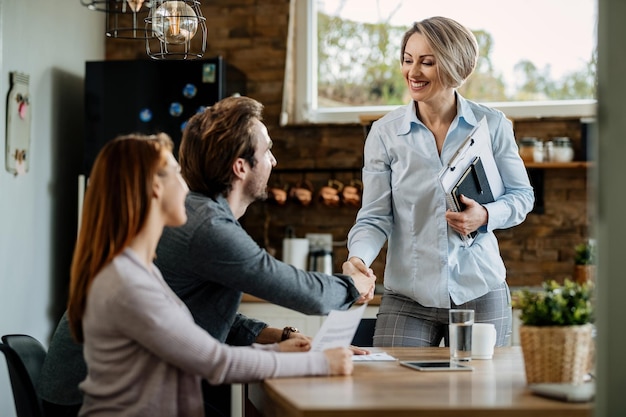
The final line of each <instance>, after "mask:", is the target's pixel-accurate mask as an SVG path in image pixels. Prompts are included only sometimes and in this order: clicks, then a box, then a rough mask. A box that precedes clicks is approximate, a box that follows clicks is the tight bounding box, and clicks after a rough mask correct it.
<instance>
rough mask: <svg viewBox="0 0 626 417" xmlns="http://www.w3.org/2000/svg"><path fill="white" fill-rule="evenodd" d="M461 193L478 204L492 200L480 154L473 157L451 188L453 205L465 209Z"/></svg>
mask: <svg viewBox="0 0 626 417" xmlns="http://www.w3.org/2000/svg"><path fill="white" fill-rule="evenodd" d="M461 194H463V195H464V196H465V197H469V198H471V199H472V200H475V201H476V202H478V203H480V204H487V203H491V202H493V201H494V198H493V194H492V193H491V187H489V180H488V179H487V174H486V173H485V169H484V168H483V163H482V161H481V160H480V156H477V157H476V158H474V160H473V161H472V163H471V164H470V165H469V166H468V167H467V169H466V170H465V172H464V173H463V175H461V177H460V178H459V180H458V181H457V183H456V184H455V185H454V187H453V188H452V198H453V199H454V205H455V206H456V209H457V210H458V211H463V210H464V209H465V204H463V203H461V197H460V196H461Z"/></svg>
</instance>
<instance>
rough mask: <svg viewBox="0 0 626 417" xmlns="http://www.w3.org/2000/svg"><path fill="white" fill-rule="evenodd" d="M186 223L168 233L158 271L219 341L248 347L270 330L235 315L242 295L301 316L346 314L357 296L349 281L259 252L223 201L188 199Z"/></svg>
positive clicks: (160, 248) (194, 196)
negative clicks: (249, 295) (299, 313)
mask: <svg viewBox="0 0 626 417" xmlns="http://www.w3.org/2000/svg"><path fill="white" fill-rule="evenodd" d="M185 206H186V209H187V216H188V220H187V223H186V224H185V225H183V226H180V227H176V228H168V227H166V228H165V230H164V231H163V236H162V237H161V240H160V241H159V245H158V247H157V257H156V260H155V263H156V265H157V266H158V267H159V269H160V270H161V272H162V273H163V276H164V277H165V280H166V282H167V283H168V284H169V285H170V287H171V288H172V289H173V290H174V291H175V292H176V294H177V295H178V296H179V297H180V298H181V299H182V300H183V301H184V302H185V304H187V307H189V310H190V311H191V314H193V316H194V319H195V320H196V323H198V324H199V325H200V326H201V327H203V328H204V329H206V330H208V332H209V333H211V335H213V337H215V338H216V339H218V340H220V341H222V342H227V343H228V344H231V345H250V344H252V343H253V342H254V340H255V339H256V337H257V335H258V334H259V333H260V331H261V330H262V329H263V328H264V327H265V326H266V324H265V323H262V322H259V321H256V320H253V319H249V318H247V317H245V316H243V315H241V314H238V313H237V310H238V309H239V303H240V302H241V296H242V292H245V293H248V294H251V295H254V296H256V297H259V298H262V299H264V300H266V301H269V302H271V303H273V304H277V305H280V306H283V307H286V308H290V309H292V310H296V311H299V312H301V313H304V314H318V315H325V314H328V313H329V312H330V310H345V309H347V308H349V307H350V306H351V305H352V304H353V303H354V302H355V301H356V300H357V299H358V298H359V292H358V290H357V289H356V287H355V286H354V284H353V282H352V278H350V277H348V276H346V275H341V274H337V275H326V274H323V273H321V272H309V271H303V270H300V269H297V268H295V267H293V266H291V265H289V264H286V263H284V262H281V261H279V260H277V259H276V258H274V257H273V256H271V255H270V254H268V253H267V251H265V250H264V249H263V248H261V247H260V246H259V245H258V244H257V243H256V242H255V241H254V239H252V237H251V236H250V235H249V234H248V233H247V232H246V231H245V230H244V229H243V228H242V227H241V225H240V224H239V222H238V221H237V219H235V217H234V216H233V213H232V211H231V210H230V206H229V205H228V202H227V201H226V199H225V198H224V197H222V196H219V197H217V198H216V199H212V198H209V197H206V196H204V195H202V194H199V193H193V192H192V193H189V195H188V196H187V199H186V201H185Z"/></svg>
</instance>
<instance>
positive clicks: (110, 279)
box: [80, 248, 328, 416]
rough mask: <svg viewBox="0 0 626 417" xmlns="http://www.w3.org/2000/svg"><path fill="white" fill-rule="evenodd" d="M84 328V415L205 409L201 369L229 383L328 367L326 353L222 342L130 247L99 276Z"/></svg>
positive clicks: (191, 412) (325, 370)
mask: <svg viewBox="0 0 626 417" xmlns="http://www.w3.org/2000/svg"><path fill="white" fill-rule="evenodd" d="M83 331H84V335H85V343H84V354H85V360H86V362H87V367H88V373H87V378H86V379H85V381H83V382H82V383H81V384H80V388H81V389H82V390H83V391H84V393H85V399H84V403H83V407H82V408H81V412H80V415H81V416H86V415H94V416H95V415H97V416H202V415H203V402H202V395H201V390H200V379H201V377H202V378H206V379H207V380H208V381H209V382H210V383H211V384H221V383H232V382H249V381H257V380H262V379H265V378H273V377H287V376H296V375H305V374H310V375H321V374H327V373H328V365H327V362H326V359H325V357H324V355H323V353H316V352H307V353H285V354H280V353H277V352H275V351H272V350H276V349H277V348H276V346H277V345H275V344H274V345H264V346H261V345H253V347H252V348H251V347H231V346H226V345H223V344H221V343H219V342H218V341H217V340H215V339H214V338H213V337H211V336H210V335H209V334H208V333H207V332H206V331H205V330H203V329H202V328H201V327H199V326H198V325H197V324H196V323H194V320H193V318H192V316H191V314H190V313H189V310H188V309H187V307H186V306H185V304H184V303H183V302H182V301H181V300H180V299H179V298H178V297H176V295H175V294H174V293H173V292H172V291H171V289H170V288H169V287H168V286H167V284H166V283H165V282H164V281H163V278H162V276H161V274H160V272H159V270H158V269H157V268H156V267H155V266H154V265H153V268H151V270H148V269H146V267H145V266H144V265H143V264H142V263H141V262H140V261H139V259H138V258H137V257H136V255H135V253H134V252H133V251H132V250H131V249H129V248H127V249H126V250H125V251H124V252H123V253H122V254H120V255H118V256H117V257H116V258H115V259H114V260H113V262H111V263H110V264H109V265H107V266H106V267H105V268H104V269H103V270H102V271H101V272H100V273H99V274H98V276H97V278H96V279H95V281H94V282H93V284H92V287H91V289H90V290H89V296H88V299H87V309H86V312H85V315H84V319H83Z"/></svg>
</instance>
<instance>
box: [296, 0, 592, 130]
mask: <svg viewBox="0 0 626 417" xmlns="http://www.w3.org/2000/svg"><path fill="white" fill-rule="evenodd" d="M296 5H297V8H298V10H297V15H298V16H299V18H298V19H299V20H298V21H297V24H296V28H297V30H296V31H295V33H296V40H297V42H298V43H297V44H296V48H295V49H294V50H295V52H296V54H297V55H298V57H297V59H296V64H295V67H294V70H295V73H296V74H297V75H296V76H295V77H294V79H295V84H294V85H296V86H297V89H296V90H295V91H296V93H295V95H294V100H295V104H296V105H295V109H296V110H297V113H298V115H297V117H296V118H295V120H297V121H303V122H355V121H358V116H359V115H367V114H383V113H385V112H387V111H389V110H390V109H392V108H394V107H396V106H398V105H401V104H404V103H406V102H407V100H408V97H407V95H406V88H405V85H404V80H403V78H402V76H401V74H400V43H401V39H402V35H403V33H404V32H405V31H406V29H407V28H408V27H410V25H411V24H412V23H413V22H414V21H417V20H422V19H424V18H427V17H429V16H436V15H441V16H447V17H451V18H453V19H456V20H458V21H459V22H460V23H462V24H464V25H465V26H467V27H469V28H470V29H471V30H472V31H473V32H474V34H475V35H476V38H477V40H478V43H479V47H480V58H479V62H478V65H477V68H476V70H475V72H474V74H472V76H471V77H470V78H469V79H468V80H467V81H466V83H465V84H464V85H463V86H462V87H461V88H460V89H459V91H460V92H461V94H463V95H464V96H465V97H466V98H469V99H472V100H475V101H478V102H482V103H486V104H488V105H492V106H494V107H497V108H500V109H501V110H503V111H504V112H505V113H507V115H509V117H542V116H593V115H594V113H595V67H596V22H597V1H596V0H524V1H513V0H473V1H467V0H437V1H422V0H297V1H296Z"/></svg>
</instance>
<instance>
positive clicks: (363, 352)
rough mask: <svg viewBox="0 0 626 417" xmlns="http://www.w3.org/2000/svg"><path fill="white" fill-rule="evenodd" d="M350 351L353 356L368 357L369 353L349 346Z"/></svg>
mask: <svg viewBox="0 0 626 417" xmlns="http://www.w3.org/2000/svg"><path fill="white" fill-rule="evenodd" d="M350 350H351V351H352V353H353V354H354V355H369V354H370V353H371V352H370V351H369V350H367V349H365V348H362V347H358V346H354V345H350Z"/></svg>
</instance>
